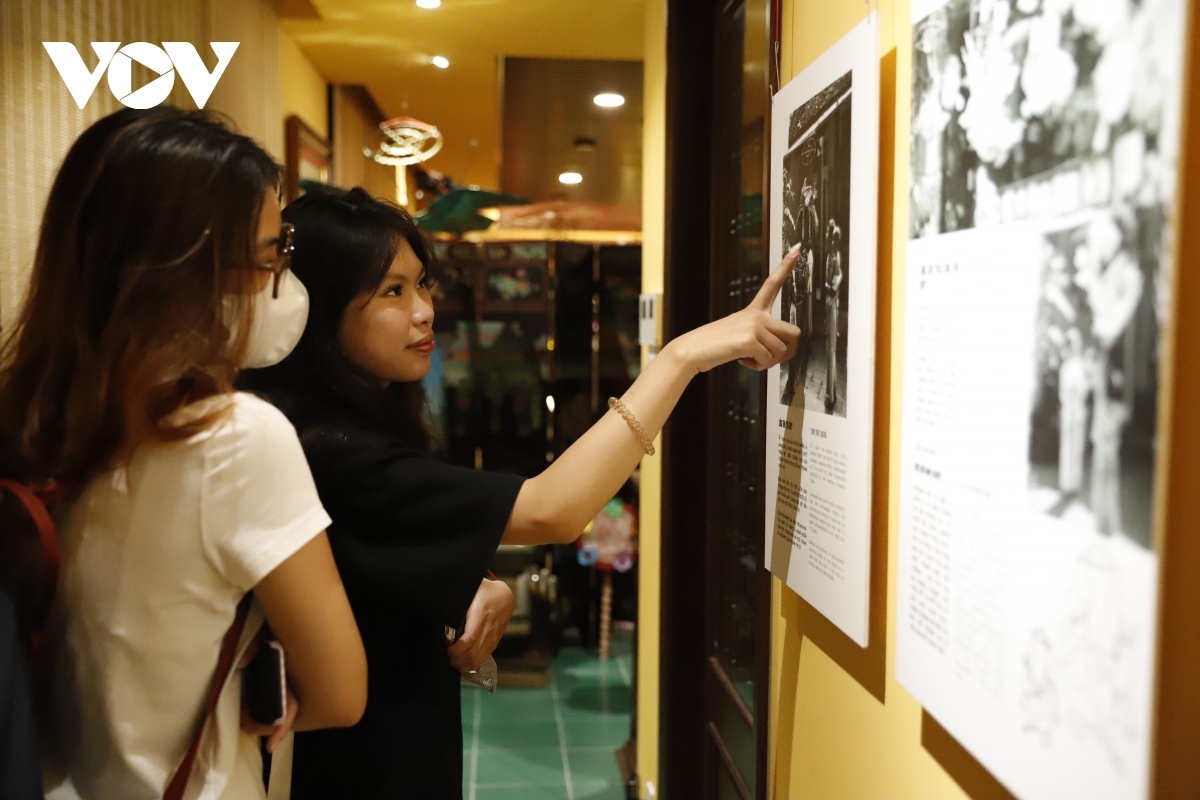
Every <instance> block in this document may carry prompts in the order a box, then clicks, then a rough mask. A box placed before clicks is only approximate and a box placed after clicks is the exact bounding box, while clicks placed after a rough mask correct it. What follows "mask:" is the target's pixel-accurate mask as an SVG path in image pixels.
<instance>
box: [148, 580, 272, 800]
mask: <svg viewBox="0 0 1200 800" xmlns="http://www.w3.org/2000/svg"><path fill="white" fill-rule="evenodd" d="M251 597H252V595H250V594H247V595H246V596H245V597H243V598H242V600H241V602H240V603H238V606H237V613H235V614H234V616H233V624H232V625H230V626H229V630H227V631H226V632H225V638H224V639H223V640H222V641H221V655H220V657H219V658H218V659H217V671H216V672H214V673H213V680H212V685H210V686H209V687H208V699H207V700H205V702H204V716H203V717H201V718H200V724H199V725H197V726H196V732H195V734H194V735H193V736H192V742H191V744H190V745H189V746H188V749H187V753H186V754H185V755H184V757H183V761H181V762H180V763H179V767H178V769H176V770H175V774H174V775H172V776H171V781H170V783H168V784H167V788H166V790H165V791H164V792H163V800H183V793H184V790H186V789H187V785H188V780H189V779H190V778H191V777H192V768H193V767H194V766H195V765H196V754H197V753H199V752H200V739H201V738H202V737H203V736H204V728H205V727H206V726H207V725H208V720H209V717H211V716H212V715H213V713H214V712H215V711H216V710H217V700H219V699H220V697H221V689H223V688H224V687H225V681H226V680H227V679H228V678H229V673H230V672H232V671H233V662H234V658H235V657H236V656H237V646H238V642H239V641H241V638H242V631H243V630H244V629H245V627H246V617H247V615H248V614H249V613H250V599H251Z"/></svg>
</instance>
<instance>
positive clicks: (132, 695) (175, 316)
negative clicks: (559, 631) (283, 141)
mask: <svg viewBox="0 0 1200 800" xmlns="http://www.w3.org/2000/svg"><path fill="white" fill-rule="evenodd" d="M278 179H279V169H278V166H277V165H276V164H275V163H274V162H273V161H272V160H271V158H270V157H269V156H268V155H267V154H266V153H264V152H263V151H262V149H261V148H259V147H258V146H257V145H256V144H255V143H254V142H252V141H251V140H250V139H248V138H246V137H244V136H240V135H238V134H235V133H233V132H232V131H230V130H228V129H227V128H226V127H225V126H223V125H222V124H221V123H220V122H217V121H216V120H215V119H214V118H212V117H211V116H209V115H207V114H205V113H203V112H187V111H181V110H179V109H175V108H170V107H159V108H156V109H150V110H123V111H119V112H117V113H115V114H113V115H111V116H108V117H105V118H104V119H101V120H100V121H98V122H97V123H95V124H94V125H92V126H91V127H90V128H89V129H88V130H87V131H85V132H84V133H83V135H82V136H80V138H79V139H78V140H77V141H76V142H75V144H74V145H73V146H72V147H71V149H70V151H69V152H68V153H67V156H66V159H65V160H64V162H63V165H62V167H61V169H60V170H59V173H58V175H57V177H56V178H55V181H54V185H53V187H52V188H51V191H50V197H49V199H48V201H47V205H46V211H45V216H44V218H43V222H42V228H41V234H40V237H39V240H38V247H37V254H36V257H35V261H34V269H33V274H32V283H31V288H30V293H29V296H28V299H27V301H26V303H25V306H24V309H23V311H22V314H21V317H20V320H19V322H18V324H17V326H16V327H15V328H14V329H13V330H12V332H11V333H10V334H9V336H8V337H7V339H6V341H5V344H4V351H3V357H2V359H0V476H4V477H14V478H17V479H19V480H22V481H25V482H34V481H38V480H41V479H46V478H55V479H57V480H58V481H59V482H60V483H62V484H63V485H64V486H66V487H68V489H69V490H70V494H69V498H68V501H67V502H66V503H65V504H63V505H62V506H61V507H59V508H58V509H56V518H57V523H58V528H59V533H60V538H61V546H62V571H61V578H60V580H59V583H58V590H57V596H56V599H55V603H54V606H53V610H52V612H51V615H50V619H49V622H48V623H47V626H46V630H45V634H44V636H43V637H42V641H41V644H40V645H39V648H38V651H37V653H36V655H35V659H36V663H37V669H36V670H35V678H36V680H37V682H38V683H39V695H40V702H41V707H40V714H41V716H40V718H39V728H40V732H41V738H42V758H43V763H44V773H45V777H46V789H47V791H48V792H50V796H51V797H54V798H59V797H63V798H73V797H79V798H119V799H120V800H140V799H141V798H146V799H148V800H149V799H153V798H160V797H162V796H163V793H164V791H165V788H166V786H167V784H168V782H169V781H170V780H171V778H172V776H173V775H174V773H175V772H176V770H177V769H178V768H179V765H180V763H181V761H182V760H183V758H184V755H185V753H186V752H187V750H188V747H189V745H190V743H191V741H192V739H193V737H194V734H195V731H196V730H197V729H198V727H199V726H200V725H201V724H202V723H203V722H204V720H205V719H206V714H205V703H206V700H207V697H208V694H209V686H210V683H211V682H212V680H213V676H214V673H215V671H216V665H217V658H218V653H219V651H220V649H221V643H222V639H223V638H224V636H225V634H226V631H227V630H229V629H230V626H231V623H232V622H233V620H234V617H235V609H236V608H237V606H238V604H239V601H240V600H241V599H242V598H243V597H244V596H245V595H246V594H247V593H249V592H252V593H253V596H254V600H255V603H254V604H253V605H252V607H251V611H250V614H249V618H248V621H247V623H246V626H245V630H244V632H243V634H242V636H241V640H240V642H239V645H238V651H237V653H238V657H239V659H240V658H241V657H243V656H244V655H245V653H246V650H247V648H248V647H249V646H250V643H251V642H252V641H253V640H254V638H255V636H256V635H257V634H258V632H259V631H260V629H261V627H262V624H263V619H264V617H265V619H266V621H267V622H268V623H269V624H270V626H271V629H272V631H273V633H274V636H275V638H277V639H278V640H279V641H280V642H281V643H282V644H283V646H284V648H285V651H286V661H287V672H288V682H289V687H290V688H291V690H292V691H293V692H294V694H295V698H298V712H297V711H296V708H297V703H295V702H294V700H295V698H293V702H290V703H289V706H290V708H289V716H288V718H287V719H286V720H285V722H284V724H283V725H282V726H280V727H279V728H276V729H270V730H271V732H272V733H273V735H272V738H271V740H270V741H271V744H272V745H273V744H274V743H275V742H276V741H277V740H278V739H279V737H280V735H281V734H282V733H283V732H284V729H285V728H287V727H291V728H293V729H295V730H306V729H313V728H321V727H337V726H346V725H351V724H354V723H355V722H356V721H357V720H358V719H359V717H360V716H361V714H362V711H363V708H364V706H365V703H366V661H365V657H364V655H363V648H362V641H361V639H360V637H359V633H358V629H357V627H356V626H355V622H354V617H353V615H352V614H351V611H350V608H349V604H348V603H347V600H346V595H345V591H344V589H343V587H342V583H341V580H340V578H339V577H338V573H337V569H336V567H335V566H334V562H333V559H332V556H331V554H330V550H329V544H328V541H327V539H326V536H325V533H324V529H325V527H326V525H328V523H329V517H328V515H326V513H325V510H324V509H323V508H322V506H321V503H320V501H319V500H318V497H317V493H316V489H315V488H314V486H313V482H312V477H311V476H310V474H309V471H308V468H307V466H306V462H305V458H304V454H303V452H302V451H301V449H300V445H299V442H298V441H297V438H296V433H295V430H294V429H293V428H292V426H291V425H290V424H289V423H288V421H287V420H286V418H285V417H284V416H283V415H282V414H280V413H279V412H278V411H276V410H275V409H274V408H273V407H272V406H270V405H268V404H267V403H265V402H262V401H260V400H257V399H255V398H254V397H252V396H250V395H247V394H242V393H236V392H234V391H233V390H232V385H233V379H234V377H235V376H236V373H237V370H238V369H239V368H240V367H246V366H263V365H266V364H270V363H274V362H276V361H278V360H280V359H281V358H283V357H284V356H285V355H286V354H287V353H288V351H289V350H291V348H292V347H293V346H294V345H295V343H296V341H297V340H298V339H299V337H300V333H301V331H302V330H303V327H304V323H305V319H306V316H307V308H308V297H307V294H306V293H305V291H304V287H303V286H302V285H301V284H300V283H299V281H298V280H296V278H295V277H294V276H293V275H291V274H290V272H288V264H289V259H290V247H291V231H290V229H289V228H288V227H286V226H281V222H280V212H279V202H278V199H277V196H276V192H277V188H276V187H277V185H278ZM247 728H248V729H247V730H243V729H242V724H241V681H240V680H238V679H237V674H236V672H235V673H234V674H233V675H232V676H231V677H230V678H229V680H228V681H227V683H226V684H225V685H224V688H223V689H222V691H221V693H220V695H219V698H218V701H217V704H216V708H215V711H214V713H213V714H212V716H211V717H208V718H207V723H206V724H205V725H204V734H203V737H202V738H201V740H200V746H199V750H198V754H197V757H196V760H195V766H194V768H193V769H192V770H191V775H190V780H189V781H188V782H187V789H186V791H185V792H184V797H186V798H189V799H190V798H205V799H206V800H208V799H213V800H215V799H216V798H238V799H239V800H240V798H255V797H260V798H261V797H264V796H265V792H264V788H263V781H262V763H261V757H260V754H259V740H258V738H257V734H260V733H266V732H268V731H266V730H262V729H261V728H260V727H256V726H254V725H251V724H249V723H247Z"/></svg>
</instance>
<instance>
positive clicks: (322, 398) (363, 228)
mask: <svg viewBox="0 0 1200 800" xmlns="http://www.w3.org/2000/svg"><path fill="white" fill-rule="evenodd" d="M283 219H284V221H285V222H290V223H292V225H294V226H295V228H296V238H295V242H296V251H295V254H294V255H293V256H292V270H293V271H294V272H295V273H296V277H298V278H299V279H300V281H301V282H302V283H303V284H304V286H305V288H307V289H308V296H309V311H308V324H307V326H306V327H305V329H304V335H303V336H302V337H301V339H300V343H299V344H298V345H297V346H296V349H295V350H293V351H292V353H291V354H290V355H289V356H288V357H287V358H285V359H284V360H283V361H282V362H281V363H280V364H278V365H276V366H273V367H268V368H266V369H260V370H249V371H246V372H243V373H242V376H241V378H240V379H239V381H238V384H239V386H241V387H243V388H246V389H249V390H251V391H256V392H260V393H262V394H264V395H266V396H267V397H268V398H269V399H270V400H271V401H272V402H273V403H275V405H277V406H278V407H279V408H280V409H281V410H282V411H283V412H284V413H285V414H286V415H287V416H288V417H289V418H290V419H291V421H292V424H293V425H295V426H296V428H297V431H298V432H299V433H300V436H301V438H302V439H303V438H305V435H306V433H307V432H308V429H309V428H311V427H313V426H314V425H318V424H319V423H321V422H323V421H328V420H329V419H330V417H331V416H333V417H339V416H340V417H342V418H345V417H349V418H351V419H353V420H355V421H357V422H360V423H366V424H367V425H369V426H371V427H373V428H375V429H377V430H379V431H380V432H382V433H384V434H385V435H387V436H388V437H389V438H391V439H393V440H394V441H396V442H397V443H398V444H401V445H403V446H404V447H408V448H412V449H415V450H421V451H426V450H428V449H429V433H428V431H427V430H426V428H425V424H424V422H423V419H422V411H423V408H424V402H425V395H424V390H423V388H422V387H421V384H420V383H419V382H415V381H414V382H408V383H399V382H397V383H392V384H391V385H389V386H387V387H384V386H383V385H381V384H380V382H379V379H378V378H377V377H375V376H374V375H372V374H371V373H369V372H368V371H366V370H365V369H363V368H362V367H360V366H358V365H357V364H355V363H354V362H353V361H351V360H350V359H349V358H348V357H347V356H346V354H345V353H343V352H342V350H341V347H340V346H339V345H338V329H339V328H340V327H341V323H342V316H343V315H344V314H345V311H346V308H347V306H349V305H350V303H351V302H353V300H354V298H356V297H358V296H359V295H361V294H363V293H364V292H373V291H375V289H376V288H377V287H378V286H379V284H380V282H382V281H383V279H384V276H385V275H387V271H388V268H389V267H390V266H391V264H392V261H393V260H394V259H395V258H396V254H397V253H398V252H399V250H400V247H401V246H402V244H403V243H405V242H407V243H408V246H409V247H411V248H412V250H413V252H414V253H415V254H416V256H417V258H418V259H419V260H420V261H421V264H422V266H423V267H424V268H425V271H426V275H427V276H428V279H430V280H431V279H432V278H433V277H434V276H433V269H434V260H433V254H432V252H431V251H430V249H429V245H428V244H427V243H426V241H425V238H424V236H422V234H421V231H420V230H419V229H418V228H417V225H416V223H415V222H413V219H412V217H410V216H409V215H408V213H407V212H406V211H404V209H402V208H400V207H399V206H397V205H395V204H393V203H389V202H388V201H386V200H381V199H379V198H376V197H372V196H371V195H369V194H368V193H367V192H366V191H365V190H364V189H362V188H361V187H357V186H356V187H355V188H353V189H349V190H345V189H335V188H332V187H327V188H323V189H320V190H317V191H313V192H309V193H308V194H306V195H304V196H303V197H301V198H299V199H298V200H295V201H294V202H292V203H291V204H290V205H288V207H287V208H285V209H284V210H283Z"/></svg>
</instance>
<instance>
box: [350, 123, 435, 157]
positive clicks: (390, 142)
mask: <svg viewBox="0 0 1200 800" xmlns="http://www.w3.org/2000/svg"><path fill="white" fill-rule="evenodd" d="M379 130H381V131H383V135H384V141H383V142H381V143H380V145H379V152H378V153H376V152H373V151H372V150H371V148H369V147H364V148H363V155H365V156H367V157H368V158H373V159H375V160H376V161H378V162H379V163H380V164H394V165H396V166H407V165H409V164H420V163H421V162H422V161H428V160H429V159H431V158H433V157H434V156H435V155H437V152H438V151H439V150H441V149H442V143H443V141H442V132H441V131H439V130H438V129H437V128H436V127H435V126H433V125H430V124H429V123H428V122H421V121H420V120H419V119H413V118H412V117H396V118H395V119H389V120H386V121H384V122H381V123H379Z"/></svg>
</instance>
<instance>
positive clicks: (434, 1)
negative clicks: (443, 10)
mask: <svg viewBox="0 0 1200 800" xmlns="http://www.w3.org/2000/svg"><path fill="white" fill-rule="evenodd" d="M441 4H442V0H417V8H437V7H438V6H440V5H441Z"/></svg>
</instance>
